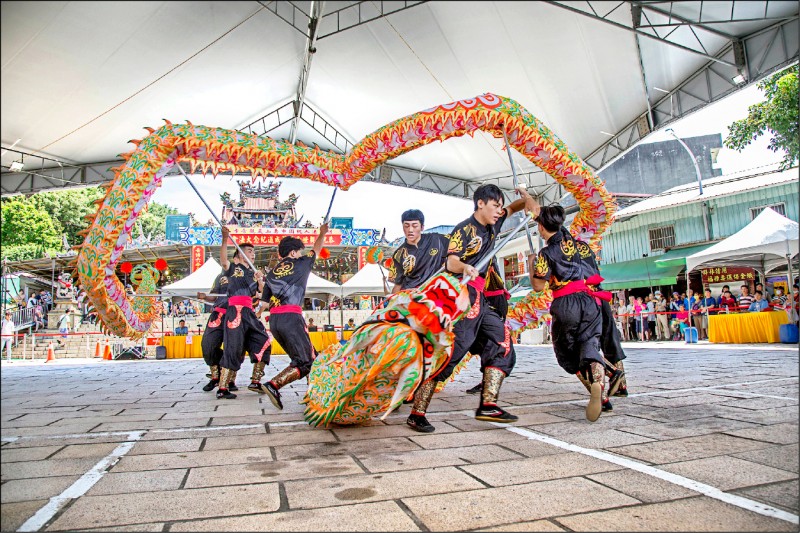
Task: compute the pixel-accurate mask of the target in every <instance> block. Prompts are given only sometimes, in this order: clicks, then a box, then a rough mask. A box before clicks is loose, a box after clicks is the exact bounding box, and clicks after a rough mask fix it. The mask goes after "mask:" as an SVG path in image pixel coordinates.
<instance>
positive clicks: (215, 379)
mask: <svg viewBox="0 0 800 533" xmlns="http://www.w3.org/2000/svg"><path fill="white" fill-rule="evenodd" d="M209 368H210V369H211V380H210V381H209V382H208V383H206V386H205V387H203V390H204V391H206V392H211V391H212V390H214V389H215V388H216V387H217V385H218V384H219V366H217V365H211V366H210V367H209Z"/></svg>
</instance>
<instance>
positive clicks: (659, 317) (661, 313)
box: [655, 291, 669, 341]
mask: <svg viewBox="0 0 800 533" xmlns="http://www.w3.org/2000/svg"><path fill="white" fill-rule="evenodd" d="M655 309H656V338H657V339H658V340H664V341H666V340H669V317H668V316H667V299H666V298H664V296H663V295H662V294H661V291H656V302H655Z"/></svg>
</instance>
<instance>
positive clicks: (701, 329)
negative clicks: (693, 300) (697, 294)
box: [694, 289, 717, 341]
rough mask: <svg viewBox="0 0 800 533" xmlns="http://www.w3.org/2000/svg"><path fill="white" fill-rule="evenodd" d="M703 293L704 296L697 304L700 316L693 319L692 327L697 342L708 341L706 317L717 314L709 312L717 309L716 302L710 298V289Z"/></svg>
mask: <svg viewBox="0 0 800 533" xmlns="http://www.w3.org/2000/svg"><path fill="white" fill-rule="evenodd" d="M704 292H705V296H704V297H703V298H701V299H700V301H698V302H697V307H698V310H699V311H700V314H699V315H695V317H694V325H695V327H696V328H697V340H699V341H702V340H706V339H708V315H716V314H717V312H716V311H711V309H713V308H715V307H717V300H716V299H714V297H713V296H711V289H706V290H705V291H704ZM698 319H699V320H698Z"/></svg>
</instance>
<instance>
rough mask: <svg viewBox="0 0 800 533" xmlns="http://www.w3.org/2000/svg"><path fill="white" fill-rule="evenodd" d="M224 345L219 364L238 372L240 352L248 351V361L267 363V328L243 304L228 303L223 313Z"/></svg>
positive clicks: (268, 349) (270, 347)
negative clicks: (226, 309)
mask: <svg viewBox="0 0 800 533" xmlns="http://www.w3.org/2000/svg"><path fill="white" fill-rule="evenodd" d="M224 340H225V346H224V350H223V352H222V363H221V365H220V366H222V367H223V368H227V369H230V370H233V371H235V372H238V371H239V369H240V368H241V367H242V360H243V359H244V357H242V354H243V353H244V351H245V350H247V351H248V352H250V361H252V362H258V361H259V359H260V360H261V361H263V362H265V363H269V356H270V354H271V353H272V346H271V345H270V341H269V337H268V336H267V330H266V329H265V328H264V324H263V323H262V322H261V321H260V320H259V319H258V317H256V314H255V313H254V312H253V310H252V309H250V308H249V307H246V306H243V305H229V306H228V312H227V313H226V314H225V337H224Z"/></svg>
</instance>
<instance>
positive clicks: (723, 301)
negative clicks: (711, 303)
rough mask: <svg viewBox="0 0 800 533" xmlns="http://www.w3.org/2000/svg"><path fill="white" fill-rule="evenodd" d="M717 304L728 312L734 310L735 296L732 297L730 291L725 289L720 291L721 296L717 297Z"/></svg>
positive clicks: (735, 304) (735, 306)
mask: <svg viewBox="0 0 800 533" xmlns="http://www.w3.org/2000/svg"><path fill="white" fill-rule="evenodd" d="M719 306H720V307H721V308H723V309H725V310H726V311H728V312H730V311H731V310H733V311H736V310H737V309H738V307H737V303H736V298H734V297H733V295H732V294H731V291H725V292H723V293H722V296H720V298H719Z"/></svg>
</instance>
